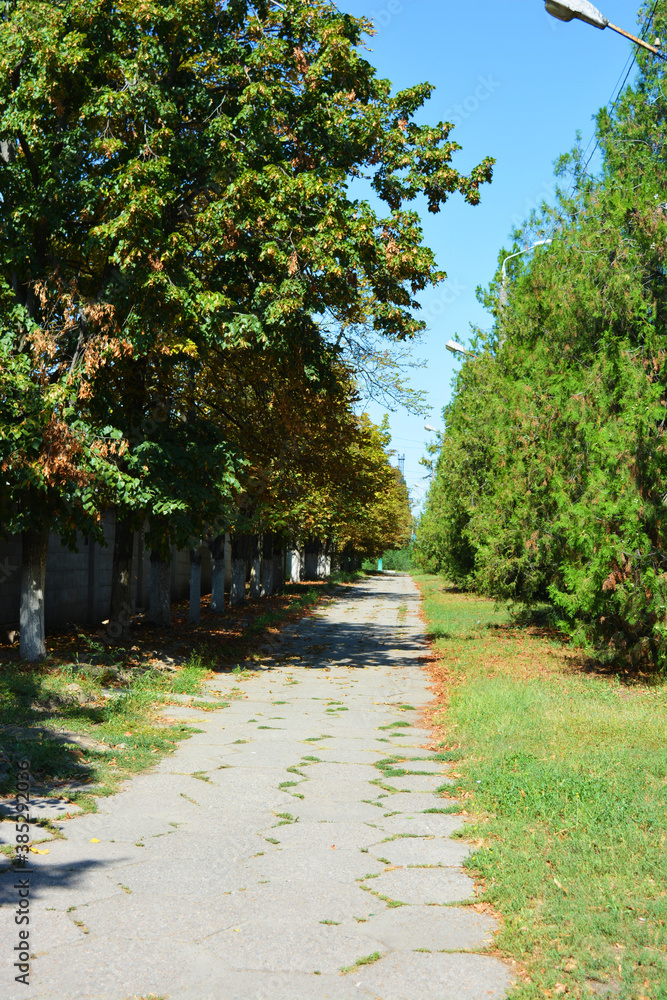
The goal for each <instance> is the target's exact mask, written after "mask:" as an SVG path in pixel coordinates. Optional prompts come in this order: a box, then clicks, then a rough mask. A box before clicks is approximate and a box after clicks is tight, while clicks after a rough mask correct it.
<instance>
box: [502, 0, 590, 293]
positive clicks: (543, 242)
mask: <svg viewBox="0 0 667 1000" xmlns="http://www.w3.org/2000/svg"><path fill="white" fill-rule="evenodd" d="M589 6H590V4H589ZM551 242H552V240H538V241H537V243H533V245H532V246H529V247H524V249H523V250H517V252H516V253H511V254H510V255H509V257H505V260H504V261H503V270H502V278H501V282H500V292H499V293H498V301H499V302H500V304H501V306H503V307H504V306H506V305H507V261H508V260H512V259H513V258H514V257H520V256H521V254H522V253H528V251H529V250H534V249H535V247H544V246H546V245H547V244H548V243H551Z"/></svg>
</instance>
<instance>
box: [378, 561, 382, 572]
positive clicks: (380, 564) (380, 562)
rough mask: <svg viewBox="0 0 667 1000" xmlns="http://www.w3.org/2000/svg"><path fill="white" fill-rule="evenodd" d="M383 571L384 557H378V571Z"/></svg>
mask: <svg viewBox="0 0 667 1000" xmlns="http://www.w3.org/2000/svg"><path fill="white" fill-rule="evenodd" d="M381 572H382V559H378V573H381Z"/></svg>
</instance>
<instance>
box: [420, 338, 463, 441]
mask: <svg viewBox="0 0 667 1000" xmlns="http://www.w3.org/2000/svg"><path fill="white" fill-rule="evenodd" d="M445 347H446V348H447V350H448V351H451V352H452V354H465V356H466V357H473V356H474V355H473V353H472V351H467V350H466V349H465V347H463V346H462V345H461V344H457V342H456V341H455V340H448V341H447V343H446V344H445ZM428 429H430V430H432V429H433V428H428Z"/></svg>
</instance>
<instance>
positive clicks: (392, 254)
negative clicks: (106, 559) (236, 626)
mask: <svg viewBox="0 0 667 1000" xmlns="http://www.w3.org/2000/svg"><path fill="white" fill-rule="evenodd" d="M368 29H369V23H368V22H366V21H365V20H363V19H356V18H352V17H350V16H348V15H345V14H341V13H340V12H339V11H338V10H337V9H336V8H335V7H333V6H331V5H329V4H327V3H323V2H320V0H310V2H308V3H300V2H299V3H289V4H288V5H287V6H285V5H276V4H272V3H264V2H260V3H259V4H255V5H250V4H248V3H245V2H230V3H222V2H219V0H187V2H185V0H169V2H157V0H63V2H61V3H58V4H46V3H34V2H32V0H9V2H4V3H2V4H1V5H0V236H1V237H2V240H3V252H2V258H1V263H0V329H1V330H2V332H3V336H5V337H6V338H8V339H7V340H6V343H7V348H6V350H7V352H8V356H9V357H11V358H14V357H18V356H22V355H27V356H28V358H29V365H30V370H31V372H44V371H46V372H48V378H47V382H48V387H49V391H50V389H51V387H52V386H53V385H54V384H55V383H56V382H57V383H59V384H60V385H61V386H62V387H63V389H64V391H65V392H66V394H67V396H68V398H69V399H72V398H75V399H76V403H75V404H74V405H72V406H71V407H70V409H69V410H68V413H69V416H68V417H67V418H66V419H67V420H68V421H78V422H79V423H80V424H81V423H82V424H85V426H87V427H88V428H89V433H90V435H91V436H92V438H94V437H95V435H98V436H104V435H103V431H104V430H105V429H106V430H107V431H108V434H115V433H116V432H120V438H121V446H120V447H119V451H118V453H117V454H118V456H119V457H121V458H122V460H121V461H119V462H118V468H119V471H120V472H121V473H122V476H125V477H129V479H134V483H133V484H128V482H127V481H125V480H122V477H121V479H119V482H120V481H122V490H121V494H120V496H119V497H117V498H116V500H115V505H116V507H117V508H118V515H119V523H120V522H122V521H126V520H129V521H131V522H132V523H134V520H135V519H137V518H139V517H142V516H143V515H144V514H145V513H146V512H147V511H148V510H156V509H157V510H158V511H159V510H160V509H161V507H162V506H163V505H165V504H166V505H167V506H169V505H172V504H175V506H174V511H182V512H185V511H186V510H187V509H190V510H191V511H192V512H193V516H192V532H193V534H196V531H197V526H198V515H197V513H196V510H195V508H197V503H194V504H193V503H192V502H191V493H192V486H191V480H190V478H189V477H188V476H185V475H181V476H176V477H174V479H173V480H172V481H171V482H167V481H166V480H165V477H164V476H163V477H160V475H159V472H158V471H157V466H156V467H155V475H153V466H152V465H151V463H150V462H149V463H148V464H147V469H148V472H147V473H146V474H145V475H143V476H140V475H134V476H133V468H134V469H135V470H136V467H137V462H139V463H141V458H137V456H136V455H135V454H134V452H136V449H137V448H138V447H139V448H142V449H143V454H144V455H149V454H151V455H153V457H155V459H156V462H157V465H159V463H160V461H161V458H160V455H159V454H158V453H157V452H156V449H155V448H154V447H153V442H150V441H146V440H144V438H142V436H141V434H139V440H138V444H137V434H136V429H137V428H141V426H142V424H143V423H144V421H145V419H146V417H147V414H150V412H151V409H152V402H151V394H150V386H149V385H145V382H144V381H142V379H143V372H144V370H145V368H146V366H147V365H148V366H149V367H152V368H156V367H159V363H160V362H159V359H160V358H164V357H165V356H167V357H171V358H173V359H181V360H185V359H187V358H191V359H195V361H196V360H197V358H199V357H200V356H201V357H202V358H203V357H204V356H205V353H206V350H205V349H206V347H207V346H208V345H210V344H215V345H218V346H223V347H229V348H231V349H239V348H242V347H246V346H250V347H253V348H257V349H261V348H262V347H263V346H270V347H271V348H272V349H275V350H278V351H282V352H284V353H289V351H291V350H292V349H293V347H294V345H295V343H303V344H310V345H311V346H314V347H317V345H318V344H319V342H320V340H321V338H320V335H319V332H318V327H317V324H316V322H315V320H314V317H316V316H318V315H323V314H324V313H325V312H326V311H327V310H333V311H335V314H336V316H337V318H338V319H339V320H340V321H344V322H358V321H360V320H362V319H363V320H368V319H370V321H371V322H372V325H373V327H374V328H375V329H376V330H377V331H378V332H380V333H383V334H387V335H389V336H391V337H393V338H398V339H400V338H404V337H409V336H411V335H412V334H413V333H414V332H415V331H416V330H417V329H419V328H420V327H421V326H422V324H420V323H419V321H417V320H415V319H414V317H413V312H412V310H413V307H414V306H415V304H416V300H415V296H416V295H417V293H418V292H419V291H420V290H421V289H423V288H424V287H426V286H427V285H428V284H432V283H435V282H437V281H439V280H440V279H441V278H442V277H443V275H442V273H441V272H439V271H438V270H437V268H436V266H435V261H434V257H433V254H432V252H431V251H430V250H429V249H428V248H426V247H425V246H424V245H423V243H422V234H421V230H420V226H419V221H418V216H417V214H416V212H414V211H413V210H412V209H411V208H410V207H409V206H410V203H411V202H413V201H414V200H415V198H417V197H418V196H423V197H425V199H426V201H427V203H428V208H429V210H430V211H438V210H439V208H440V207H441V205H442V204H443V203H444V202H445V201H446V199H447V198H448V197H449V195H450V194H451V193H453V192H456V191H458V192H460V193H461V194H462V195H463V196H464V197H465V198H466V200H467V201H469V202H470V203H472V204H475V203H477V201H478V200H479V188H480V185H481V184H483V183H485V182H486V181H488V180H490V177H491V161H490V160H485V161H484V162H483V163H482V164H480V165H479V166H478V167H476V168H475V169H474V170H472V171H471V173H470V174H469V175H468V176H464V175H461V174H460V173H459V172H458V171H457V170H456V169H455V168H454V167H453V166H452V162H451V161H452V157H453V155H454V153H455V151H456V150H457V149H458V146H457V144H456V143H455V142H453V141H452V140H451V139H450V131H451V126H450V125H447V124H439V125H436V126H429V125H418V124H417V123H416V121H415V116H416V115H417V114H418V113H419V112H420V110H421V108H422V105H423V104H424V102H425V100H426V99H427V98H428V96H429V95H430V92H431V88H430V87H429V86H428V85H426V84H422V85H419V86H416V87H413V88H409V89H407V90H404V91H401V92H399V93H397V94H395V95H392V94H391V88H390V84H389V82H388V81H385V80H380V79H378V78H377V76H376V75H375V72H374V70H373V68H372V67H371V66H370V64H369V63H368V62H367V61H366V60H364V59H363V58H362V56H361V55H360V51H359V43H360V40H361V37H362V34H363V32H364V31H366V30H368ZM362 173H364V174H366V175H367V176H369V177H370V178H371V184H372V187H373V190H374V193H375V195H376V196H377V197H378V198H379V200H380V203H383V204H384V206H385V209H384V214H379V213H378V212H376V211H375V210H374V209H372V208H371V206H370V204H369V202H368V201H365V200H363V199H359V198H356V197H354V196H353V195H352V193H351V191H350V182H351V181H352V179H354V178H356V177H358V176H359V175H360V174H362ZM362 290H363V292H362ZM369 296H370V299H369ZM369 301H370V310H369ZM31 377H32V379H33V382H34V385H35V386H36V389H37V391H38V392H41V391H42V390H44V392H45V393H46V386H44V385H43V383H42V382H40V381H39V378H38V377H37V376H36V375H35V376H31ZM40 378H41V376H40ZM112 383H113V384H115V386H116V387H117V393H118V398H119V399H120V400H122V402H123V406H122V407H119V406H115V407H113V419H114V425H113V427H111V429H110V430H109V422H108V415H107V414H105V413H104V410H105V406H106V398H107V395H106V388H107V386H108V385H109V384H112ZM142 385H143V386H145V390H144V391H143V395H142ZM176 394H178V392H177V391H176ZM44 398H45V399H46V395H45V397H44ZM34 426H35V437H34V440H33V442H32V443H31V445H30V447H31V448H32V449H33V450H36V451H39V450H40V449H44V448H45V447H46V445H45V441H44V437H43V434H42V433H41V431H40V430H39V428H38V427H37V425H34ZM200 429H201V428H200ZM171 430H174V428H171ZM108 434H107V435H106V436H108ZM212 437H215V427H214V426H209V427H208V428H207V429H206V430H205V432H204V433H203V436H202V438H201V442H202V443H201V449H202V450H203V451H206V450H208V449H209V447H210V442H211V440H212ZM62 440H63V441H64V440H65V438H63V439H62ZM67 440H69V438H68V439H67ZM194 440H195V439H192V441H191V442H190V444H188V445H187V446H186V445H184V444H179V443H175V444H174V447H176V448H177V449H178V448H180V449H181V453H182V454H184V453H185V452H186V451H188V449H190V451H189V455H190V457H189V458H188V459H187V461H185V464H184V466H183V468H184V469H185V468H188V467H190V468H192V465H191V464H190V463H191V458H192V451H191V448H192V447H196V445H195V444H194V443H193V442H194ZM128 449H130V451H129V452H128ZM164 454H166V452H165V453H164ZM227 459H228V460H229V461H232V456H231V455H228V456H227ZM226 461H227V460H226ZM133 462H134V465H133ZM145 465H146V463H144V465H142V466H141V467H142V469H144V472H146V468H145ZM199 468H202V465H201V464H200V463H199V462H197V463H196V464H195V469H199ZM148 480H150V484H148ZM179 484H180V488H181V490H182V492H181V493H179ZM200 486H201V488H202V489H205V488H207V481H206V480H205V479H203V480H202V481H201V483H200ZM144 487H147V488H144ZM163 487H164V488H165V492H164V494H163V492H162V491H163ZM166 487H168V489H167V488H166ZM12 489H13V492H12V497H11V501H10V503H9V506H8V508H7V513H6V516H5V517H4V518H3V525H4V528H5V530H6V531H15V530H17V528H18V527H19V526H20V525H21V523H22V522H21V519H20V517H18V515H17V513H16V512H17V511H18V510H19V508H20V507H21V504H22V503H23V501H24V500H25V497H24V495H23V492H22V485H21V480H20V479H17V480H16V481H15V482H14V483H13V487H12ZM175 492H176V493H179V495H178V496H177V497H174V493H175ZM92 495H95V496H97V495H98V494H95V493H94V492H93V494H92ZM100 499H102V496H101V494H100ZM56 500H57V502H58V503H60V504H61V507H62V508H63V509H67V510H68V511H70V512H71V507H70V506H69V505H68V504H69V500H68V497H67V495H66V494H65V493H63V494H62V496H60V494H57V496H56ZM109 502H112V503H113V502H114V499H113V498H110V499H109V498H106V497H105V498H104V503H109ZM28 506H29V507H30V510H31V516H32V515H35V519H36V524H35V527H34V530H36V531H38V532H39V533H41V535H42V538H44V537H45V536H46V532H47V531H48V529H49V528H50V527H52V526H55V527H56V528H57V527H58V524H59V520H58V518H57V517H56V518H55V519H54V517H53V514H52V512H51V511H49V512H47V513H44V514H43V516H42V515H39V513H38V511H37V508H35V507H34V506H33V505H28ZM24 507H25V504H24ZM97 513H98V514H99V513H100V511H99V510H98V511H97ZM200 520H201V519H200ZM37 522H38V523H37ZM84 523H87V522H86V520H85V518H84V520H82V522H81V524H82V525H83V524H84ZM163 527H164V529H165V531H166V530H167V528H166V526H164V525H163ZM126 585H127V584H126ZM37 603H38V608H37V613H39V614H43V606H42V605H41V604H40V602H37ZM33 613H34V610H31V611H30V614H33ZM42 631H43V629H42ZM40 649H42V647H40ZM39 652H40V650H38V651H37V655H39ZM33 653H34V651H33V652H31V653H30V655H31V656H32V655H33Z"/></svg>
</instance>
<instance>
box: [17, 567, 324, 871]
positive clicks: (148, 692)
mask: <svg viewBox="0 0 667 1000" xmlns="http://www.w3.org/2000/svg"><path fill="white" fill-rule="evenodd" d="M325 593H326V591H325V589H324V588H322V587H321V588H317V587H294V588H290V592H289V593H286V594H284V595H279V596H278V597H276V598H275V599H272V600H271V602H270V603H269V602H264V606H263V607H262V609H261V611H260V613H259V614H257V611H258V610H259V607H258V605H252V604H250V605H249V606H247V607H246V608H243V609H241V611H239V612H234V613H232V614H230V613H228V614H227V615H219V616H215V618H213V617H211V622H210V624H209V625H208V626H207V625H206V623H205V624H204V625H203V626H202V627H200V628H198V629H197V630H196V632H193V633H192V634H190V633H189V632H187V630H183V631H181V630H179V629H178V628H175V629H172V630H170V631H168V632H167V633H164V634H163V635H162V636H161V635H160V634H159V633H158V632H157V631H156V630H155V629H150V630H146V631H147V632H148V637H147V638H144V637H143V636H142V630H141V628H137V634H136V642H137V644H136V645H134V646H133V647H132V649H131V650H123V649H115V648H114V647H113V646H110V647H107V646H105V645H104V643H103V642H102V640H100V639H99V637H95V638H93V637H91V636H87V635H85V634H84V633H82V634H80V635H78V640H79V643H78V647H79V648H76V647H75V646H74V644H73V641H69V640H68V641H63V640H61V639H60V637H59V636H56V638H55V639H54V641H53V643H52V644H51V645H50V647H49V649H48V656H47V659H46V660H45V661H44V662H43V663H40V664H26V663H21V662H20V661H18V660H17V659H15V658H11V657H8V658H7V659H6V661H5V662H4V663H3V664H2V669H0V805H2V804H3V803H2V801H1V800H2V799H4V800H5V804H6V805H7V806H8V807H9V808H10V811H11V807H12V805H13V801H14V796H15V793H16V780H17V773H18V767H17V765H18V762H19V761H23V760H28V761H29V762H30V774H31V793H32V795H33V797H35V796H57V797H58V798H61V799H63V800H64V801H65V802H66V803H68V802H71V803H75V804H76V805H77V806H79V807H80V808H82V809H83V810H84V811H91V810H95V809H96V804H95V797H96V796H98V795H109V794H112V793H113V792H114V791H116V790H117V788H118V785H119V782H120V781H121V780H122V779H124V778H127V777H129V776H131V775H132V774H136V773H138V772H140V771H143V770H145V769H146V768H148V767H150V766H151V765H152V764H154V763H156V761H158V760H159V759H160V758H161V757H163V756H165V755H166V754H169V753H171V752H173V751H174V750H175V749H176V747H177V745H178V742H179V741H180V740H182V739H185V738H187V737H188V736H189V735H191V734H192V733H194V732H197V731H198V730H197V729H196V728H193V727H192V726H190V725H185V724H183V723H180V722H178V721H175V720H174V719H169V718H165V717H164V716H163V715H161V714H160V711H159V710H160V709H161V708H163V707H164V706H165V705H169V704H179V703H181V702H182V701H184V700H185V701H188V702H189V701H190V699H189V698H185V699H184V698H183V697H182V696H200V695H201V694H202V690H203V684H204V682H205V680H206V679H207V678H209V677H213V676H214V673H215V672H218V671H221V670H223V671H225V672H230V673H231V674H232V675H233V676H234V677H235V678H238V681H239V682H245V681H252V680H253V679H259V678H260V677H261V676H262V673H263V672H262V671H261V670H260V669H258V661H260V662H261V660H262V657H261V656H260V655H259V654H258V652H257V649H258V646H260V645H261V644H262V643H265V642H267V641H269V642H271V640H272V639H276V638H278V637H279V633H280V631H281V629H282V627H284V626H285V625H286V624H287V623H289V622H293V621H295V620H296V619H297V618H298V617H300V616H302V615H303V614H305V613H307V612H308V610H309V609H310V608H311V607H313V606H314V605H315V604H316V603H317V602H318V601H319V600H320V599H321V598H322V597H323V596H325ZM267 605H268V607H267ZM239 623H240V624H239ZM184 638H185V640H186V641H185V642H183V641H181V642H180V643H179V646H180V647H181V649H182V648H183V647H186V652H185V653H184V654H183V655H182V656H181V657H180V662H176V661H175V660H174V659H173V658H172V657H165V660H164V661H163V660H162V659H161V657H160V653H159V648H160V646H161V645H163V644H164V643H169V644H170V646H171V647H173V646H174V642H175V641H176V640H178V639H181V640H183V639H184ZM229 640H231V641H229ZM196 641H198V642H199V644H200V648H201V649H202V652H198V651H195V650H193V651H191V652H189V653H188V652H187V645H188V644H190V643H194V642H196ZM156 647H157V650H156ZM230 653H233V655H234V660H232V661H229V656H230ZM82 658H83V659H82ZM234 661H236V663H234ZM239 661H240V662H239ZM236 696H238V697H242V696H243V689H242V688H241V687H235V688H233V689H232V692H231V695H228V697H232V698H233V697H236ZM204 698H205V699H206V700H204V699H201V698H199V699H198V700H197V701H196V702H195V703H193V707H195V708H197V709H200V710H201V709H204V710H215V709H219V708H225V707H227V704H228V702H223V701H222V700H221V699H220V698H219V697H216V696H215V693H212V694H211V695H210V696H207V695H206V693H205V692H204ZM66 809H67V806H66V805H65V807H64V808H63V814H65V813H66ZM40 822H42V825H46V826H47V827H48V825H49V824H48V823H47V822H46V821H40ZM51 832H55V828H53V829H52V830H51ZM1 850H2V851H3V853H5V854H9V855H11V854H12V853H13V848H12V847H10V846H7V845H5V847H4V848H2V849H1Z"/></svg>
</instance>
